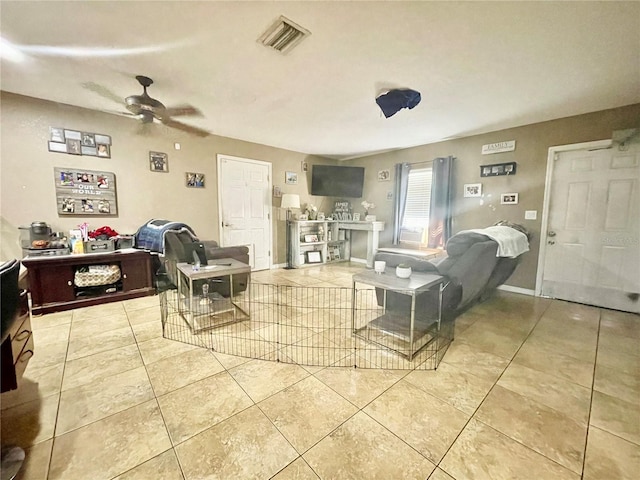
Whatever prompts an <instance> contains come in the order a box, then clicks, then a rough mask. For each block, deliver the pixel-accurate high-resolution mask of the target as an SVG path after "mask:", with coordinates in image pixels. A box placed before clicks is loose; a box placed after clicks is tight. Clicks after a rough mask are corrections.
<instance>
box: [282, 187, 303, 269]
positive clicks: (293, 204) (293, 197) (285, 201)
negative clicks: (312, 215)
mask: <svg viewBox="0 0 640 480" xmlns="http://www.w3.org/2000/svg"><path fill="white" fill-rule="evenodd" d="M280 208H286V209H287V266H286V267H284V268H286V269H287V270H291V269H292V268H294V266H293V259H292V258H291V253H292V252H291V209H292V208H300V195H298V194H296V193H285V194H283V195H282V203H281V204H280Z"/></svg>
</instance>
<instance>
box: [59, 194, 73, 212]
mask: <svg viewBox="0 0 640 480" xmlns="http://www.w3.org/2000/svg"><path fill="white" fill-rule="evenodd" d="M75 212H76V201H75V200H74V199H73V198H70V197H64V198H63V199H62V213H75Z"/></svg>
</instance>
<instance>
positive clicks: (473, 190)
mask: <svg viewBox="0 0 640 480" xmlns="http://www.w3.org/2000/svg"><path fill="white" fill-rule="evenodd" d="M464 196H465V197H481V196H482V184H481V183H465V184H464Z"/></svg>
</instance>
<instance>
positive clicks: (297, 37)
mask: <svg viewBox="0 0 640 480" xmlns="http://www.w3.org/2000/svg"><path fill="white" fill-rule="evenodd" d="M308 35H311V32H310V31H309V30H307V29H305V28H302V27H301V26H300V25H298V24H296V23H294V22H292V21H291V20H289V19H288V18H285V17H282V16H281V17H280V18H279V19H278V20H276V22H275V23H274V24H273V25H271V26H270V27H269V28H268V29H267V31H266V32H264V33H263V34H262V36H261V37H260V38H259V39H258V41H259V42H260V43H262V44H263V45H265V46H266V47H270V48H273V49H274V50H277V51H279V52H280V53H283V54H284V53H288V52H290V51H291V50H292V49H293V47H295V46H296V45H297V44H299V43H300V42H301V41H302V40H303V39H304V38H305V37H306V36H308Z"/></svg>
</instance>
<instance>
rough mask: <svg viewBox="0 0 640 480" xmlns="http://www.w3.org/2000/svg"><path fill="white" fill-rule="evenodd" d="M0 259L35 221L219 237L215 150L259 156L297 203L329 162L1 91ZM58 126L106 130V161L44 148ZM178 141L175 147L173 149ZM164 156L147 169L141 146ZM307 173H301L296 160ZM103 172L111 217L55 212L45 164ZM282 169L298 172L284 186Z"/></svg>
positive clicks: (16, 251) (15, 253)
mask: <svg viewBox="0 0 640 480" xmlns="http://www.w3.org/2000/svg"><path fill="white" fill-rule="evenodd" d="M0 101H1V104H2V110H1V114H2V117H1V120H2V122H1V126H0V128H1V130H0V134H1V139H2V144H1V147H0V161H1V164H0V166H1V168H0V215H1V217H2V224H1V228H2V238H1V241H2V245H1V248H2V250H1V256H0V258H3V259H7V258H13V257H18V258H19V257H20V256H21V251H20V248H19V244H18V230H17V228H18V226H20V225H29V224H30V223H31V222H32V221H35V220H42V221H45V222H47V223H49V224H50V225H51V226H52V227H53V229H54V230H56V231H68V230H69V229H72V228H75V227H76V226H77V225H78V224H79V223H82V222H84V221H87V222H88V223H89V228H90V229H95V228H98V227H101V226H103V225H109V226H111V227H112V228H114V229H115V230H117V231H118V232H120V233H134V232H135V231H136V230H137V229H138V227H140V226H141V225H142V224H144V223H145V222H147V221H148V220H150V219H152V218H165V219H169V220H174V221H181V222H184V223H186V224H188V225H190V226H191V227H193V228H194V230H195V231H196V233H197V234H198V236H199V237H200V238H202V239H215V240H219V239H220V235H219V225H220V222H219V219H218V197H217V171H216V170H217V165H216V155H217V154H219V153H222V154H227V155H233V156H237V157H243V158H250V159H254V160H262V161H265V162H270V163H271V164H272V173H273V179H272V181H273V185H277V186H280V187H281V189H282V191H283V192H284V193H299V194H300V197H301V202H302V203H305V202H307V201H314V202H315V203H316V204H321V203H322V202H321V200H322V199H319V198H315V199H312V197H311V196H310V195H309V194H308V191H309V189H308V187H307V179H308V178H309V179H310V177H308V175H310V173H311V164H313V163H316V162H317V163H321V162H330V163H333V162H332V161H330V160H326V159H322V158H319V157H313V156H307V155H304V154H302V153H297V152H292V151H287V150H282V149H278V148H273V147H269V146H265V145H259V144H255V143H249V142H244V141H240V140H235V139H231V138H225V137H219V136H215V135H213V136H210V137H207V138H199V137H195V136H192V135H188V134H186V133H183V132H180V131H178V130H175V129H169V128H166V127H164V126H161V125H149V127H151V128H150V129H149V131H148V132H147V133H146V134H144V135H142V134H139V133H138V132H139V130H140V124H139V123H137V122H136V121H134V120H132V119H129V118H125V117H121V116H117V115H111V114H106V113H100V112H95V111H92V110H86V109H81V108H76V107H71V106H68V105H60V104H55V103H52V102H47V101H42V100H37V99H33V98H29V97H23V96H19V95H14V94H10V93H6V92H2V95H1V98H0ZM50 126H54V127H64V128H68V129H73V130H80V131H88V132H96V133H102V134H106V135H110V136H111V137H112V142H113V145H112V149H111V158H110V159H105V158H98V157H90V156H74V155H67V154H64V153H52V152H49V151H48V148H47V140H48V139H49V127H50ZM174 142H180V144H181V147H182V148H181V149H180V150H175V149H174ZM150 150H152V151H159V152H165V153H167V154H168V156H169V172H168V173H156V172H152V171H150V170H149V162H148V157H149V151H150ZM303 161H305V162H308V165H309V171H308V173H307V174H305V173H304V172H302V162H303ZM54 167H69V168H83V169H87V170H105V171H109V172H113V173H115V175H116V185H117V194H118V216H117V217H99V216H93V217H82V216H74V217H66V216H59V215H58V213H57V210H56V197H55V189H54V178H53V168H54ZM188 171H189V172H202V173H204V174H205V175H206V177H205V178H206V188H204V189H194V188H187V187H186V186H185V172H188ZM285 171H294V172H298V175H299V183H298V185H285V183H284V177H285ZM279 206H280V199H278V198H274V199H273V207H274V208H273V214H272V218H273V240H274V250H275V256H274V263H283V262H284V261H285V229H284V212H282V210H281V209H280V208H279Z"/></svg>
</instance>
